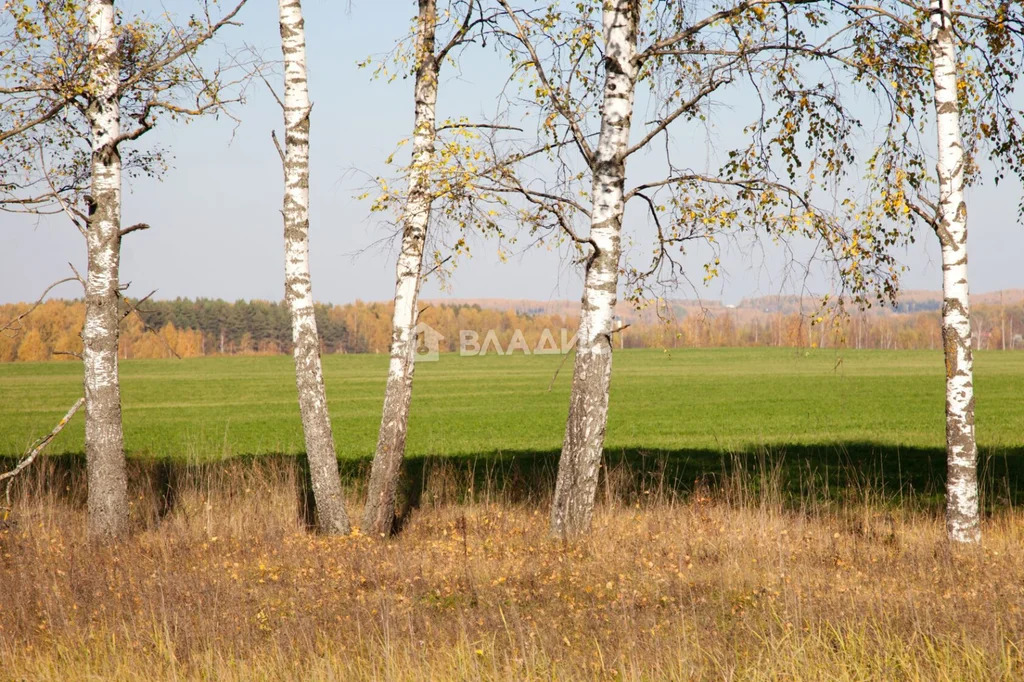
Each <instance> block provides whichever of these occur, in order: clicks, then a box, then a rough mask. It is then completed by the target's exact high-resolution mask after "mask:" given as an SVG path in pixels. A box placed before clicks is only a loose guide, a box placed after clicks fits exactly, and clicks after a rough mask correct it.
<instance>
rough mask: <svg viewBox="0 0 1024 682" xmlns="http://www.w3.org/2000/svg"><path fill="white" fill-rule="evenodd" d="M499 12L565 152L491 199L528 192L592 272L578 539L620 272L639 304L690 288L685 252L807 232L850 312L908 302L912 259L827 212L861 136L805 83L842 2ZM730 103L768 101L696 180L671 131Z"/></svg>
mask: <svg viewBox="0 0 1024 682" xmlns="http://www.w3.org/2000/svg"><path fill="white" fill-rule="evenodd" d="M501 4H502V6H503V8H504V9H505V12H506V15H507V17H508V20H509V23H510V27H509V29H508V34H507V36H508V40H507V42H506V43H505V44H507V45H509V49H510V53H511V55H512V59H513V62H514V65H515V66H514V68H515V70H516V72H517V73H520V74H526V75H524V76H522V77H521V80H523V81H524V84H523V85H522V87H521V89H522V90H523V91H527V92H528V93H529V95H530V96H532V99H533V103H534V104H535V105H536V106H537V107H538V108H539V109H540V116H539V118H538V123H539V134H540V135H541V136H542V137H544V138H546V139H548V140H549V141H550V143H551V144H552V149H557V151H556V152H554V153H553V154H552V155H551V157H550V162H551V164H552V166H553V168H552V171H551V172H548V173H541V174H540V179H537V178H533V179H525V175H524V174H523V173H522V172H518V173H517V174H516V175H512V174H508V175H506V176H504V177H502V178H501V179H500V181H499V185H500V187H498V188H492V189H493V191H507V192H510V193H512V194H513V195H516V196H518V197H520V198H521V199H522V200H523V201H524V202H525V203H526V204H527V205H528V206H529V207H530V208H529V210H526V211H524V212H523V216H522V219H523V221H524V222H525V223H527V224H528V225H530V226H531V229H533V230H535V231H536V230H541V231H547V230H550V231H551V234H552V237H551V238H553V239H559V240H564V241H566V242H567V243H569V244H571V245H572V246H573V247H574V248H575V249H576V250H577V251H578V253H579V255H580V261H581V262H582V265H583V294H582V298H581V307H580V327H579V331H578V335H577V342H576V359H575V365H574V373H573V381H572V388H571V395H570V406H569V415H568V419H567V422H566V429H565V437H564V441H563V446H562V453H561V457H560V459H559V472H558V479H557V482H556V488H555V494H554V500H553V504H552V511H551V530H552V534H553V535H554V536H555V537H558V538H562V539H572V538H576V537H579V536H580V535H582V534H583V533H585V532H586V531H587V530H588V529H589V527H590V523H591V517H592V513H593V506H594V497H595V492H596V487H597V482H598V476H599V471H600V466H601V459H602V454H603V452H602V451H603V442H604V433H605V427H606V424H607V415H608V407H609V402H608V395H609V387H610V378H611V367H612V362H611V359H612V348H613V345H614V344H613V335H614V333H615V331H616V329H615V328H614V326H613V319H614V307H615V304H616V302H617V298H618V291H619V288H620V284H621V277H622V275H623V274H624V275H625V284H626V285H627V287H628V289H627V295H628V297H629V299H630V300H631V301H632V302H635V303H642V302H643V301H642V299H643V292H645V291H647V290H648V288H649V287H650V286H651V284H652V282H660V283H669V284H672V283H677V281H678V279H679V278H680V277H681V278H683V279H688V277H689V275H688V273H687V272H686V271H685V264H684V263H683V262H682V261H681V260H680V255H681V254H685V252H686V247H687V245H688V244H690V245H693V244H703V245H705V246H706V247H708V248H709V249H710V250H711V251H712V252H713V253H714V252H716V251H717V247H716V246H715V245H716V243H717V237H718V235H721V234H739V233H742V232H748V233H751V234H756V233H763V234H766V235H767V236H768V237H770V238H771V239H772V240H773V241H788V240H791V239H804V238H805V239H806V240H807V241H808V242H809V243H810V244H812V245H814V246H813V248H814V250H815V253H820V254H821V256H822V258H823V260H824V261H825V262H827V263H828V264H830V265H829V267H830V271H831V272H832V273H833V274H834V275H835V276H836V278H837V280H838V281H839V282H840V284H841V288H842V291H843V296H842V297H841V298H840V302H842V300H843V298H847V297H848V298H849V299H850V300H852V301H855V302H858V303H865V302H867V301H869V300H877V299H879V298H881V299H883V300H884V299H885V298H886V297H888V296H891V295H892V293H893V292H894V291H895V286H896V282H897V281H898V276H899V266H898V264H897V263H896V261H895V259H894V258H893V256H892V255H891V254H890V253H889V251H888V249H889V247H890V246H892V245H894V244H897V243H902V241H901V240H902V239H903V236H902V235H901V234H900V233H898V232H888V233H887V232H886V229H887V227H886V226H884V225H880V224H872V223H870V222H864V221H861V220H859V219H855V218H854V216H855V215H856V214H857V213H858V207H857V206H855V204H854V203H853V202H846V201H844V202H843V203H842V204H840V205H839V206H838V208H835V209H833V208H831V207H829V206H828V205H827V204H826V203H825V202H821V201H820V200H821V199H822V197H827V196H829V195H832V194H834V193H836V192H837V190H838V189H839V188H840V185H842V183H844V182H847V180H846V178H847V173H848V170H849V168H850V166H851V164H852V163H853V161H854V158H855V156H856V153H855V147H854V141H853V135H854V133H855V131H856V130H857V129H858V121H857V120H856V117H854V116H853V115H852V114H851V112H850V111H849V110H848V107H847V105H846V104H845V103H844V100H843V98H842V97H841V87H840V84H839V83H834V82H832V81H829V80H827V79H823V80H821V81H818V82H815V81H810V82H806V81H807V80H808V79H807V78H806V74H805V69H804V68H803V67H804V66H805V65H807V64H809V63H811V64H814V63H819V62H821V61H822V60H825V59H827V58H831V57H832V56H833V53H832V50H831V47H830V45H829V40H828V38H824V39H822V40H819V41H817V42H816V41H814V40H813V39H812V38H813V36H814V35H815V33H816V31H817V30H818V27H820V26H822V25H823V24H825V23H826V21H827V19H828V18H829V14H828V11H829V7H830V5H828V4H827V3H817V2H813V1H810V2H799V1H797V2H771V1H764V2H756V1H755V2H740V3H735V4H729V3H713V2H712V3H698V4H696V5H691V4H687V5H681V4H680V5H676V4H672V3H664V4H663V3H642V2H639V1H629V0H610V1H608V2H602V3H575V5H574V7H573V8H567V7H565V6H564V5H563V4H561V3H554V4H551V5H549V6H546V7H543V8H541V9H537V10H530V11H526V10H521V9H516V8H514V7H513V6H512V5H511V4H510V3H509V2H507V1H506V0H502V2H501ZM840 56H841V55H840ZM640 84H642V85H643V89H644V95H643V96H644V98H645V108H647V109H648V110H652V109H653V110H654V112H655V113H654V116H653V120H651V121H646V122H644V123H642V124H641V125H640V126H636V125H635V124H634V122H633V120H632V112H633V106H634V101H635V99H636V96H637V94H636V93H637V91H638V85H640ZM733 93H741V94H742V96H744V97H746V98H747V101H754V102H758V103H759V105H758V106H755V107H753V109H754V110H755V111H757V112H758V113H756V114H755V116H754V118H753V121H752V122H751V123H750V124H749V125H747V126H746V127H745V128H744V130H743V131H742V132H743V133H744V136H745V137H746V138H747V140H748V143H746V144H742V145H741V146H739V147H728V146H725V145H723V149H722V150H713V149H709V150H708V152H709V154H708V156H715V157H717V158H720V159H721V161H720V165H719V168H718V170H717V171H706V172H698V171H694V170H693V166H694V165H696V160H695V159H693V158H692V156H689V157H687V158H684V159H683V160H682V161H681V162H679V161H676V160H674V156H675V155H676V154H679V153H680V152H679V148H678V146H676V145H675V144H674V142H673V139H674V134H675V133H676V132H677V131H678V130H680V129H683V130H685V129H686V127H687V126H689V127H691V128H693V127H698V129H702V130H703V129H706V128H707V127H708V123H707V121H708V117H709V116H710V112H711V107H712V105H713V104H714V103H715V102H716V101H717V98H719V97H725V96H726V95H727V94H730V95H732V96H736V95H735V94H733ZM527 99H529V98H527ZM595 126H596V127H597V131H596V133H595V132H592V131H593V127H595ZM595 138H596V147H592V146H591V145H592V144H593V143H594V140H595ZM565 141H568V142H570V144H563V142H565ZM655 144H656V145H657V149H659V154H661V153H662V152H661V149H662V148H663V149H664V152H663V154H664V156H665V161H664V162H663V163H662V164H661V168H662V170H663V172H664V175H663V176H660V177H659V176H654V177H649V178H645V179H643V180H636V179H634V180H633V181H632V185H631V186H630V185H629V184H627V180H629V177H628V176H627V172H626V165H627V161H628V160H629V159H631V158H632V157H633V156H635V155H637V154H638V153H639V152H648V151H651V150H652V149H653V148H655ZM688 151H691V152H692V150H688ZM710 152H715V154H711V153H710ZM569 154H573V155H574V157H573V158H569ZM650 172H651V171H650V170H649V169H648V170H645V171H644V172H643V174H644V175H648V176H649V175H650ZM552 178H554V180H552ZM588 182H589V185H588V184H587V183H588ZM826 193H827V194H826ZM630 200H637V201H639V202H642V203H641V206H642V207H644V209H645V212H646V213H647V216H648V223H649V225H650V228H649V230H648V231H647V232H646V233H641V234H639V235H637V234H633V235H631V236H630V239H631V240H634V239H635V240H637V241H640V242H641V243H643V244H645V245H647V244H649V245H650V246H651V248H650V249H649V250H647V249H645V251H646V253H648V254H653V258H652V260H651V261H650V262H649V263H648V264H646V265H644V266H631V265H628V264H627V263H625V262H624V256H625V253H624V252H623V228H624V223H623V220H624V215H625V211H626V204H627V202H629V201H630ZM554 235H558V236H557V237H555V236H554ZM718 269H719V260H718V257H717V256H714V257H712V258H710V259H709V260H708V261H706V262H705V263H704V265H703V273H702V274H703V275H704V277H705V279H709V278H713V277H716V276H718Z"/></svg>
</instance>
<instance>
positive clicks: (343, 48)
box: [0, 0, 1024, 303]
mask: <svg viewBox="0 0 1024 682" xmlns="http://www.w3.org/2000/svg"><path fill="white" fill-rule="evenodd" d="M304 4H305V12H306V17H307V31H308V35H307V42H308V49H309V70H310V90H311V96H312V99H313V101H314V105H315V106H314V110H313V116H312V187H311V190H312V199H311V201H312V206H311V235H312V236H311V245H312V253H313V256H312V269H313V288H314V293H315V295H316V297H317V298H318V299H319V300H322V301H331V302H337V303H343V302H348V301H352V300H355V299H362V300H385V299H388V298H390V297H391V295H392V293H393V286H394V257H395V252H394V248H393V247H389V246H388V245H387V244H384V245H380V244H377V243H378V242H379V240H380V239H381V238H382V237H384V236H386V234H387V233H388V231H387V229H386V228H385V227H384V226H381V225H379V224H377V223H376V222H375V221H374V219H372V218H371V216H370V215H369V206H368V203H367V202H365V201H362V202H361V201H357V200H356V199H355V198H354V196H355V195H356V194H357V193H358V192H359V188H360V187H361V186H362V185H363V184H365V182H366V178H367V177H368V175H369V176H372V175H375V174H378V173H383V172H385V166H384V165H383V160H384V159H385V158H386V157H387V156H388V154H390V153H391V152H392V151H393V149H394V145H395V143H396V141H397V140H398V139H400V138H402V137H405V136H407V135H408V133H409V130H410V128H411V123H412V107H411V90H412V81H411V80H396V81H395V82H394V83H391V84H388V83H386V82H382V81H371V79H370V74H369V72H368V71H367V70H361V69H358V68H357V67H356V62H357V61H358V60H360V59H363V58H365V57H366V56H368V55H370V54H373V53H380V52H382V51H385V50H387V49H388V48H389V47H390V46H391V45H392V44H393V43H394V41H395V40H396V39H397V38H398V37H399V36H401V35H403V34H404V33H405V32H406V31H407V30H408V27H409V21H410V19H411V17H412V15H413V13H414V12H415V3H414V2H397V1H395V0H389V1H388V2H380V1H378V2H352V3H347V2H340V1H331V0H307V1H306V2H305V3H304ZM241 19H242V21H243V22H244V26H243V27H242V28H237V29H234V30H232V31H230V32H228V33H225V34H224V37H223V39H222V43H223V44H225V45H230V46H237V45H239V44H241V43H242V42H245V43H247V44H250V45H253V46H256V47H258V48H260V49H263V50H265V52H266V54H267V56H268V57H271V58H275V59H276V58H277V56H278V54H279V52H278V51H277V50H278V48H277V41H278V34H277V23H276V5H275V4H274V3H271V2H264V1H260V0H252V1H251V3H250V5H249V6H247V7H246V8H245V9H244V10H243V14H242V17H241ZM214 49H218V50H219V49H222V48H214ZM488 55H490V53H481V52H478V53H475V56H474V57H473V59H472V60H468V61H467V64H466V65H465V66H464V67H463V70H462V73H461V74H455V73H454V71H452V70H449V71H448V72H447V74H446V78H445V79H444V81H443V84H442V91H441V110H442V114H443V115H445V114H447V115H463V114H464V115H467V116H470V117H473V118H477V117H479V116H481V115H486V114H488V113H489V112H490V110H491V109H492V108H493V107H494V94H495V92H496V87H497V85H498V84H499V83H500V82H501V81H503V80H504V78H505V73H504V71H503V68H504V65H505V64H506V63H507V62H504V61H503V60H498V59H496V58H494V57H493V56H488ZM234 112H235V114H236V115H237V116H238V117H239V118H240V119H241V124H239V125H238V126H237V127H235V124H234V122H233V121H231V120H229V119H226V118H223V117H222V118H221V119H220V120H212V119H208V120H202V121H198V122H196V123H193V124H191V125H188V126H185V125H181V124H172V123H170V122H167V121H165V122H162V123H161V124H160V126H159V127H158V128H157V129H156V130H155V131H153V133H151V134H150V135H149V136H147V140H148V142H150V143H160V144H163V145H165V146H167V147H170V148H171V150H172V152H173V156H174V160H173V167H172V168H171V170H170V171H168V173H167V174H166V176H165V177H164V179H163V181H159V182H158V181H153V180H148V179H147V180H140V181H137V182H135V183H133V184H132V185H130V186H129V185H126V190H127V191H126V196H125V202H124V222H125V224H132V223H135V222H148V223H150V224H151V225H152V227H153V229H151V230H149V231H148V232H141V233H136V234H133V235H130V236H129V237H126V239H125V243H124V250H123V256H122V280H123V281H125V282H127V281H131V282H132V286H131V289H130V290H129V295H131V294H134V295H141V294H144V293H147V292H148V291H150V290H151V289H157V290H158V294H157V297H158V298H173V297H175V296H187V297H199V296H204V297H214V298H225V299H228V300H233V299H237V298H247V299H251V298H260V299H270V300H277V299H280V298H281V297H282V296H283V285H282V258H283V256H282V235H281V231H282V228H281V218H280V214H279V209H280V203H281V170H280V163H279V160H278V158H277V153H276V152H275V150H274V148H273V145H272V143H271V141H270V130H271V129H272V128H275V127H276V128H278V129H280V113H279V110H278V108H277V106H276V104H275V103H274V102H273V100H272V99H271V97H270V96H269V94H268V93H267V92H266V89H265V88H263V87H262V86H261V87H260V88H254V89H253V90H252V91H251V93H250V96H249V100H248V102H247V103H246V105H245V106H244V107H236V108H235V109H234ZM724 120H727V119H724ZM684 134H685V133H684ZM703 142H704V132H703V130H702V131H700V132H698V133H695V135H694V140H692V141H686V144H697V143H699V144H702V143H703ZM701 153H703V152H701ZM642 165H643V162H639V163H638V166H642ZM367 174H368V175H367ZM1019 199H1020V188H1019V186H1017V185H1016V184H1013V183H1010V184H1007V185H1006V186H1005V187H1000V188H998V189H997V188H995V187H991V186H989V187H982V188H978V189H974V190H972V191H971V193H970V195H969V208H970V230H971V235H970V240H971V241H970V248H971V263H970V267H971V279H972V281H971V284H972V290H974V291H977V292H984V291H991V290H994V289H1002V288H1019V287H1024V267H1021V254H1024V228H1022V227H1021V226H1020V225H1018V224H1017V223H1016V222H1015V219H1016V206H1017V202H1018V201H1019ZM631 213H634V212H632V211H631ZM934 242H935V239H934V236H933V235H931V234H925V233H923V232H922V233H921V234H920V235H918V243H917V244H916V245H914V246H913V247H912V248H911V249H910V250H908V251H906V252H904V253H902V254H901V258H902V260H903V261H904V262H905V263H906V264H907V265H909V266H910V268H911V271H910V272H909V273H908V274H907V275H906V277H905V279H904V287H905V288H912V289H933V290H937V289H939V287H940V279H939V268H938V249H937V248H936V246H935V244H934ZM374 244H377V245H376V246H374ZM474 254H475V255H474V257H473V258H472V259H470V260H468V261H465V262H464V263H463V264H462V265H461V266H460V267H459V269H458V270H457V271H456V274H455V278H454V279H453V280H452V282H451V284H452V291H451V292H450V295H452V296H455V297H460V298H468V297H474V298H477V297H487V298H529V299H541V300H547V299H563V298H576V297H578V295H579V288H580V287H579V276H578V274H577V273H576V271H575V269H574V268H573V266H572V265H571V264H569V263H567V262H566V261H565V259H564V258H561V257H559V255H558V254H555V253H551V252H540V251H530V252H527V253H525V254H522V255H521V256H513V257H512V258H511V259H510V260H509V262H508V263H504V264H502V263H500V262H499V261H498V258H497V256H496V255H495V248H494V246H493V245H491V244H488V243H486V242H482V241H481V242H478V243H477V244H476V245H475V248H474ZM726 255H727V257H726V258H723V263H724V265H725V266H726V273H727V274H726V276H725V277H724V278H723V279H721V280H717V281H715V282H714V283H713V284H711V285H710V286H709V287H708V288H707V289H704V290H702V295H704V296H706V297H708V298H711V299H718V298H721V299H725V300H726V301H730V302H731V301H736V300H738V299H740V298H742V297H745V296H752V295H766V294H774V293H779V291H780V288H782V287H783V284H782V281H783V280H782V279H781V278H780V277H779V276H778V275H777V273H776V270H777V268H778V267H779V264H780V263H781V259H780V258H779V257H778V256H777V255H773V254H772V253H771V252H770V251H769V253H768V257H767V261H766V262H765V264H764V266H763V267H762V266H761V263H760V262H758V263H757V264H752V263H750V262H749V259H748V258H746V257H744V256H742V255H741V254H739V253H727V254H726ZM67 261H72V262H74V263H75V264H76V266H79V269H80V270H84V262H85V256H84V243H83V241H82V239H81V237H80V236H79V235H78V233H77V231H76V230H75V229H74V227H73V226H71V225H70V223H68V222H67V220H65V219H63V218H62V217H60V216H57V217H53V218H47V219H41V220H36V219H32V218H25V217H16V216H11V215H8V214H0V301H2V302H9V301H20V300H31V299H34V298H36V297H37V296H38V295H39V293H40V292H41V291H42V290H43V289H44V288H45V287H46V286H47V284H49V283H50V282H52V281H54V280H56V279H59V278H61V277H64V276H66V274H67V273H68V272H69V271H68V267H67V265H66V263H67ZM697 267H698V270H699V266H697ZM696 279H697V280H698V281H699V280H700V276H699V273H698V274H697V276H696ZM810 284H811V286H813V287H814V288H816V289H818V290H823V289H824V288H826V283H825V282H824V281H817V282H815V281H812V282H811V283H810ZM438 293H439V291H438V289H437V287H436V285H434V284H429V285H428V286H427V287H426V288H425V290H424V296H428V297H434V296H437V295H438ZM55 294H56V295H58V296H64V297H76V296H78V295H80V294H79V291H78V290H77V289H76V286H75V285H70V284H69V285H64V286H63V287H62V288H61V289H60V290H58V291H56V292H55ZM445 295H447V292H446V293H445ZM691 295H692V291H682V292H680V296H682V297H689V296H691Z"/></svg>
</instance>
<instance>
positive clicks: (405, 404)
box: [363, 0, 439, 535]
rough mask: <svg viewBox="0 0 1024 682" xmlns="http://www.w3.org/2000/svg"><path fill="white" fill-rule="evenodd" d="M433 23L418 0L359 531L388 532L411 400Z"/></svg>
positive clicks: (426, 190)
mask: <svg viewBox="0 0 1024 682" xmlns="http://www.w3.org/2000/svg"><path fill="white" fill-rule="evenodd" d="M436 26H437V5H436V0H419V24H418V35H417V45H416V54H417V69H416V86H415V98H416V109H415V112H416V113H415V121H414V124H413V143H412V165H411V167H410V169H409V196H408V198H407V200H406V205H405V215H404V218H403V222H404V226H403V233H402V251H401V253H400V254H399V256H398V265H397V268H396V270H397V272H396V280H395V311H394V317H393V319H392V326H391V363H390V365H389V367H388V382H387V387H386V388H385V392H384V408H383V411H382V414H381V423H380V432H379V434H378V437H377V451H376V452H375V453H374V456H373V467H372V469H371V471H370V484H369V487H368V492H367V498H366V508H365V510H364V513H363V531H364V532H365V533H367V534H372V535H381V534H385V535H386V534H388V533H390V532H391V528H392V524H393V523H394V518H395V497H396V495H397V491H398V479H399V474H400V471H401V465H402V459H403V457H404V456H405V436H406V432H407V430H408V424H409V404H410V402H411V400H412V376H413V370H414V369H415V361H416V337H415V333H414V330H415V327H416V316H417V313H416V304H417V301H418V299H419V291H420V278H421V274H422V273H421V269H422V265H423V248H424V244H425V243H426V238H427V225H428V223H429V222H430V206H431V197H430V166H431V163H433V156H434V139H435V137H436V132H437V131H436V128H435V126H436V124H435V117H436V114H435V109H436V104H437V78H438V66H439V65H438V63H437V59H436V56H435V54H434V32H435V30H436Z"/></svg>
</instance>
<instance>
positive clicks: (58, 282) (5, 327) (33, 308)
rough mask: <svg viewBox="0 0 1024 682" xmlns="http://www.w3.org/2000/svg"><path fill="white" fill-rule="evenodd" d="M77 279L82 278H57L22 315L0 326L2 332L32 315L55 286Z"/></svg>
mask: <svg viewBox="0 0 1024 682" xmlns="http://www.w3.org/2000/svg"><path fill="white" fill-rule="evenodd" d="M76 275H77V273H76ZM76 279H77V280H78V281H81V278H79V277H77V276H76V277H65V278H64V279H60V280H57V281H56V282H54V283H53V284H51V285H50V286H48V287H46V290H45V291H44V292H43V294H42V295H41V296H40V297H39V299H38V300H37V301H36V302H35V303H33V304H32V307H31V308H29V309H28V310H26V311H25V312H23V313H22V314H21V315H18V316H17V317H15V318H14V319H12V320H11V321H10V322H8V323H7V324H5V325H4V326H3V327H0V332H5V331H7V330H8V329H14V328H15V325H16V324H18V322H20V321H22V320H23V319H25V318H26V317H28V316H29V315H31V314H32V311H34V310H35V309H36V308H38V307H39V306H41V305H42V304H43V300H44V299H46V295H47V294H48V293H50V290H51V289H53V288H54V287H56V286H58V285H60V284H64V283H65V282H74V281H75V280H76Z"/></svg>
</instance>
